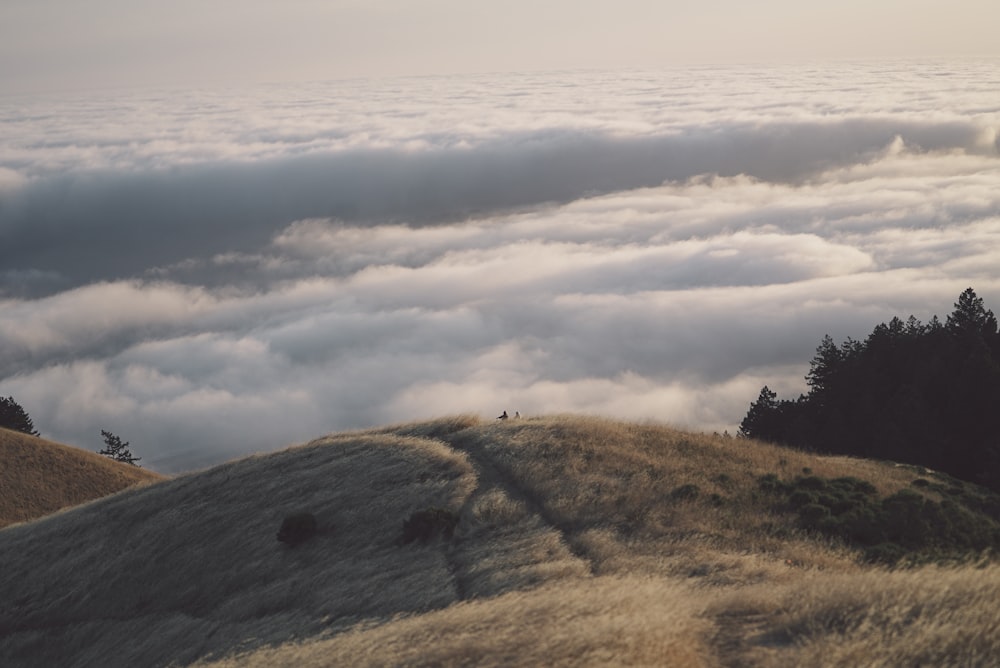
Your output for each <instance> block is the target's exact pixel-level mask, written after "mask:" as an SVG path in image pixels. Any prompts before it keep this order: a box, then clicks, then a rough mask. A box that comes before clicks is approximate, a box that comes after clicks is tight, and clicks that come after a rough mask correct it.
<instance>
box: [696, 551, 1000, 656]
mask: <svg viewBox="0 0 1000 668" xmlns="http://www.w3.org/2000/svg"><path fill="white" fill-rule="evenodd" d="M998 600H1000V566H998V565H996V564H992V565H987V566H984V567H975V566H964V567H950V568H943V567H937V566H926V567H923V568H920V569H914V570H909V571H885V570H882V569H877V568H872V569H868V570H867V571H865V572H862V573H854V574H826V573H817V572H813V573H810V574H807V575H804V576H803V577H801V578H800V579H798V580H797V581H795V582H794V583H788V584H784V585H779V586H774V585H773V584H771V583H768V584H766V585H757V586H754V587H748V588H745V589H741V590H740V591H738V592H736V593H733V594H730V595H728V596H723V597H721V598H720V599H718V600H717V601H716V602H715V603H714V604H713V605H712V606H711V608H710V610H709V614H710V615H712V616H714V617H716V618H717V619H724V618H726V617H727V616H732V615H740V616H744V617H752V618H757V619H760V618H761V617H763V618H764V619H766V620H767V623H766V624H763V625H760V626H758V627H757V628H755V629H754V630H753V632H752V633H751V634H750V637H748V638H747V639H746V640H747V643H746V646H745V647H744V648H743V653H742V654H741V658H740V662H741V663H742V664H743V665H761V666H780V667H786V666H787V667H791V666H842V667H844V668H849V667H850V668H853V667H854V666H995V665H997V662H998V660H1000V614H998V613H1000V610H998Z"/></svg>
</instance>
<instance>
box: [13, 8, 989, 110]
mask: <svg viewBox="0 0 1000 668" xmlns="http://www.w3.org/2000/svg"><path fill="white" fill-rule="evenodd" d="M997 25H1000V4H998V3H996V2H995V1H994V0H949V2H947V3H945V2H942V1H941V0H839V1H838V2H802V0H755V1H754V2H746V0H703V1H702V2H697V3H695V2H688V1H683V2H681V1H678V0H657V1H652V0H615V1H614V2H612V1H611V0H545V1H544V2H539V1H538V0H530V1H529V0H507V1H506V2H502V3H485V2H470V1H469V0H420V1H419V2H414V1H413V0H285V1H283V2H277V1H276V0H197V1H196V0H173V1H172V2H148V1H142V0H88V1H87V2H78V1H76V0H4V2H3V3H0V64H2V67H0V90H4V91H19V92H23V91H38V90H64V89H85V90H87V89H95V88H108V87H122V86H130V87H131V86H149V85H152V86H161V85H171V86H184V87H186V86H191V85H221V84H224V83H229V84H233V83H249V82H260V81H268V82H289V81H315V80H328V79H343V78H354V77H366V78H367V77H387V76H413V75H443V74H457V73H482V72H527V71H552V70H562V69H573V70H576V69H592V68H597V69H613V68H623V67H626V68H655V67H664V66H669V65H689V64H705V63H710V64H733V63H747V62H772V61H779V62H788V61H796V62H798V61H804V60H817V59H819V60H829V59H843V58H851V59H870V58H887V57H904V58H927V57H935V58H939V57H954V56H970V55H971V56H983V55H998V54H1000V46H998V44H997V40H996V31H995V26H997Z"/></svg>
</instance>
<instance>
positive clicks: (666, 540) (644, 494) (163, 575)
mask: <svg viewBox="0 0 1000 668" xmlns="http://www.w3.org/2000/svg"><path fill="white" fill-rule="evenodd" d="M805 467H808V468H809V469H811V471H812V473H813V474H814V475H817V476H822V477H828V478H834V477H839V476H847V475H850V476H855V477H859V478H863V479H865V480H868V481H870V482H871V483H872V484H873V485H874V486H875V487H876V488H877V490H878V494H879V495H882V496H888V495H891V494H894V493H896V492H898V491H899V490H901V489H905V488H908V487H910V486H911V483H912V481H913V478H914V475H915V474H913V473H912V472H910V471H909V470H908V469H905V468H901V467H893V466H892V465H889V464H882V463H877V462H870V461H864V460H854V459H846V458H821V457H815V456H812V455H806V454H802V453H797V452H794V451H789V450H784V449H781V448H776V447H773V446H769V445H766V444H761V443H754V442H745V441H734V440H731V439H722V438H719V437H709V436H702V435H695V434H689V433H683V432H678V431H675V430H672V429H669V428H666V427H657V426H644V425H636V424H626V423H619V422H612V421H605V420H597V419H588V418H580V417H553V418H544V419H537V420H520V421H513V420H512V421H508V422H507V423H497V422H486V423H484V422H480V421H479V420H477V419H476V418H451V419H443V420H438V421H434V422H428V423H422V424H413V425H402V426H397V427H389V428H385V429H379V430H372V431H368V432H359V433H347V434H338V435H333V436H330V437H326V438H324V439H320V440H318V441H315V442H313V443H311V444H308V445H306V446H302V447H299V448H292V449H289V450H285V451H282V452H278V453H274V454H270V455H266V456H259V457H253V458H249V459H245V460H241V461H237V462H232V463H229V464H226V465H223V466H220V467H216V468H214V469H211V470H209V471H206V472H203V473H198V474H192V475H189V476H184V477H180V478H177V479H173V480H169V481H165V482H162V483H159V484H157V485H153V486H149V487H145V488H141V489H134V490H129V491H126V492H124V493H121V494H118V495H116V496H114V497H110V498H108V499H105V500H102V501H99V502H95V503H92V504H88V505H86V506H83V507H81V508H78V509H74V510H71V511H68V512H64V513H60V514H58V515H55V516H52V517H49V518H45V519H42V520H40V521H37V522H34V523H31V524H25V525H20V526H14V527H9V528H7V529H5V530H3V531H0V563H4V564H5V568H6V573H5V575H7V576H8V577H6V578H4V580H3V581H2V582H0V600H4V601H9V602H12V603H13V605H8V606H4V607H3V608H0V663H3V664H4V665H19V664H32V665H167V664H170V663H171V662H176V663H179V664H187V663H190V662H192V661H202V662H206V663H209V664H212V665H222V666H229V665H232V666H244V665H249V666H254V665H256V666H275V665H289V666H323V665H393V664H397V665H398V664H406V665H442V664H443V665H455V664H469V663H475V664H479V665H512V664H513V665H542V664H546V665H606V664H608V663H614V664H619V665H627V664H635V665H650V664H666V665H706V666H712V665H776V666H783V665H789V666H791V665H844V666H850V665H857V664H858V662H859V657H863V658H864V661H863V662H864V663H866V664H868V665H910V664H934V665H947V664H955V665H986V664H988V663H990V659H995V658H996V657H998V656H1000V633H998V631H1000V628H998V624H1000V622H998V621H997V620H998V619H1000V615H998V614H997V613H998V609H997V605H998V604H997V603H996V601H997V600H998V594H1000V568H998V567H997V566H994V565H986V566H982V567H978V568H977V567H975V566H954V567H950V568H939V567H924V568H919V569H913V570H909V571H896V572H890V571H886V570H884V569H879V568H875V567H872V566H865V565H862V564H861V563H860V562H859V560H858V556H859V553H858V552H856V551H852V550H851V549H848V548H847V547H844V546H842V545H838V544H835V543H834V542H832V541H830V540H828V539H824V538H821V537H818V536H816V535H814V534H809V533H806V532H803V531H801V530H800V529H798V528H796V527H797V524H796V517H795V516H794V515H793V514H792V513H791V512H788V511H786V510H784V509H782V507H781V506H780V505H776V504H775V502H774V499H773V498H771V497H770V496H769V495H767V494H765V493H762V492H761V490H760V487H759V477H760V476H761V475H764V474H767V473H774V474H776V475H778V476H779V477H780V478H782V479H789V480H790V479H792V478H794V477H795V476H796V475H798V474H800V473H801V472H802V469H803V468H805ZM691 486H696V487H697V488H698V494H697V495H693V494H692V493H691ZM431 506H440V507H445V508H448V509H450V510H452V511H454V512H457V513H459V514H460V516H461V518H462V519H461V523H460V524H459V529H458V532H457V534H456V536H455V538H454V539H453V540H452V541H451V542H442V541H439V540H438V541H432V542H431V543H429V544H427V545H421V544H411V545H405V546H401V545H399V544H397V539H398V537H399V534H400V527H401V523H402V520H403V519H405V518H406V517H407V516H408V515H409V514H410V513H411V512H413V511H414V510H418V509H422V508H427V507H431ZM298 510H310V511H312V512H313V513H315V514H316V516H317V518H318V519H319V523H320V527H321V529H322V531H321V533H320V534H319V535H318V536H317V537H316V538H314V539H313V540H311V541H309V542H307V543H305V544H303V545H301V546H299V547H297V548H295V549H289V548H287V547H286V546H284V545H282V544H280V543H278V542H277V541H276V540H275V538H274V533H275V531H276V530H277V528H278V526H279V524H280V522H281V519H282V517H284V516H285V515H287V514H290V513H292V512H296V511H298ZM125 638H127V639H129V640H128V641H125V642H123V639H125Z"/></svg>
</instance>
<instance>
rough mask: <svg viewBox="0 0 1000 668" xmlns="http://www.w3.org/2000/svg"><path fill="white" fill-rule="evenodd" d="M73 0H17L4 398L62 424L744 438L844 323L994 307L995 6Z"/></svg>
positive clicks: (178, 462)
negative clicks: (581, 428)
mask: <svg viewBox="0 0 1000 668" xmlns="http://www.w3.org/2000/svg"><path fill="white" fill-rule="evenodd" d="M79 4H80V3H61V2H57V1H56V0H41V1H36V2H31V3H29V2H21V1H20V0H14V1H12V2H5V3H3V5H2V6H0V395H2V396H14V397H15V399H16V400H17V401H18V402H19V403H20V404H21V405H22V406H23V407H24V408H25V409H26V410H27V411H28V413H29V414H30V415H31V417H32V418H33V420H34V422H35V426H36V427H37V428H38V429H39V430H40V431H41V432H42V435H43V436H45V437H48V438H52V439H54V440H59V441H63V442H66V443H69V444H73V445H78V446H80V447H84V448H87V449H92V450H97V449H99V448H100V447H101V446H102V445H103V443H102V441H101V437H100V432H101V430H110V431H112V432H114V433H116V434H117V435H119V436H120V437H121V438H123V440H127V441H130V442H131V444H132V451H133V454H135V455H136V456H140V457H142V458H143V459H142V464H143V465H146V466H148V467H149V468H152V469H154V470H157V471H161V472H164V473H175V472H181V471H186V470H192V469H195V468H199V467H203V466H208V465H211V464H213V463H217V462H220V461H224V460H226V459H231V458H234V457H238V456H243V455H245V454H249V453H252V452H260V451H268V450H273V449H275V448H278V447H283V446H285V445H289V444H292V443H297V442H302V441H305V440H308V439H311V438H314V437H317V436H320V435H323V434H326V433H329V432H331V431H339V430H345V429H355V428H363V427H368V426H374V425H382V424H387V423H392V422H400V421H408V420H417V419H427V418H433V417H439V416H442V415H449V414H456V413H467V412H471V413H475V414H478V415H481V416H483V417H485V418H492V417H495V416H496V415H499V414H500V412H501V411H504V410H506V411H508V412H509V413H511V414H513V412H514V411H515V410H516V411H519V412H520V413H522V414H523V415H525V416H530V415H538V414H548V413H554V412H574V413H585V414H595V415H608V416H612V417H619V418H625V419H635V420H654V421H659V422H666V423H669V424H674V425H677V426H681V427H684V428H691V429H698V430H706V431H720V432H721V431H723V430H729V431H730V432H734V431H735V429H736V428H737V426H738V424H739V421H740V420H741V419H742V417H743V415H745V413H746V410H747V407H748V406H749V403H750V402H751V401H752V400H754V399H755V398H756V397H757V394H758V393H759V391H760V388H761V387H762V386H763V385H764V384H767V385H769V386H770V387H771V388H772V389H774V390H776V391H778V392H779V395H781V396H783V397H789V398H790V397H794V396H797V394H798V393H799V392H802V391H805V390H806V385H805V381H804V375H805V373H806V372H807V371H808V361H809V359H810V358H811V356H812V354H813V353H814V351H815V349H816V346H817V345H818V344H819V343H820V341H821V340H822V337H823V336H824V335H825V334H830V335H831V336H833V337H834V338H835V339H836V340H838V341H842V340H844V339H846V338H847V337H853V338H863V337H864V336H866V335H867V334H868V333H869V332H870V331H871V330H872V329H873V328H874V326H875V325H877V324H879V323H880V322H883V321H886V320H888V319H890V318H891V317H893V316H900V317H904V318H905V317H907V316H908V315H911V314H912V315H915V316H916V317H918V318H920V319H922V320H927V319H929V318H930V317H931V316H933V315H935V314H937V315H939V316H941V317H942V318H943V317H944V316H945V315H947V314H948V313H949V312H950V311H951V310H952V308H953V303H954V302H955V301H956V300H957V298H958V295H959V294H960V293H961V292H962V291H963V290H964V289H965V288H967V287H970V286H972V287H974V289H975V290H976V291H977V293H978V294H979V296H980V297H983V298H984V299H985V301H986V304H987V307H989V308H992V309H994V310H995V311H996V310H998V309H1000V276H998V272H997V269H996V268H997V267H998V266H1000V187H998V186H1000V162H998V154H1000V139H998V138H1000V97H998V96H997V91H998V90H1000V51H998V47H997V46H995V45H993V44H992V43H991V42H992V41H995V40H987V39H986V34H987V26H993V25H996V22H995V21H990V20H988V18H989V17H990V16H995V15H996V14H997V11H998V10H997V8H995V7H994V3H985V2H983V3H977V2H971V1H970V2H957V3H951V4H949V9H948V10H947V11H945V10H943V9H941V8H940V6H939V4H938V3H929V2H927V3H922V2H910V3H907V4H906V5H905V11H904V5H903V4H902V3H899V4H897V3H892V2H882V3H867V4H865V5H862V4H861V3H851V2H842V3H838V4H837V6H836V7H833V6H830V7H828V8H826V9H816V8H808V9H807V8H806V7H805V6H804V4H803V3H786V2H777V1H774V2H762V3H755V7H754V11H753V12H752V13H749V12H748V10H746V9H745V8H742V7H743V5H744V4H746V3H742V4H736V3H727V2H724V1H722V0H719V1H717V2H706V3H701V4H700V5H699V8H698V9H693V8H690V7H686V6H674V5H672V4H671V3H648V4H647V3H640V2H626V3H616V4H615V5H614V7H618V8H619V9H618V10H616V11H612V5H611V4H610V3H575V4H574V5H572V8H573V9H572V11H570V10H569V7H570V5H569V4H568V3H559V2H552V3H546V4H545V6H544V7H543V8H541V9H539V8H534V9H530V8H529V6H528V5H527V3H523V4H522V3H519V2H512V3H508V5H507V6H505V11H504V12H503V13H502V14H501V13H499V12H490V11H486V10H477V9H474V8H473V7H472V6H470V4H469V3H452V2H444V1H442V2H427V3H420V7H419V11H418V10H417V8H416V3H395V2H390V1H388V0H385V1H382V2H379V1H373V2H364V3H362V2H325V3H320V2H307V1H298V2H287V3H282V4H281V5H277V4H271V3H264V2H254V1H250V2H244V3H241V4H240V5H239V7H240V9H239V11H235V10H234V5H231V4H230V3H228V2H224V1H218V2H202V3H200V4H198V5H195V4H194V3H188V2H183V1H182V2H177V3H167V4H164V3H160V4H157V5H156V6H153V5H150V8H149V9H142V10H141V11H140V10H138V9H136V7H137V6H138V5H137V3H125V2H116V1H112V0H99V1H95V2H93V3H87V12H86V13H81V12H82V9H81V8H80V7H78V5H79ZM685 4H686V3H685ZM55 9H58V10H59V11H53V10H55ZM997 18H1000V17H997ZM515 42H516V44H517V48H511V44H512V43H515ZM596 47H599V48H596Z"/></svg>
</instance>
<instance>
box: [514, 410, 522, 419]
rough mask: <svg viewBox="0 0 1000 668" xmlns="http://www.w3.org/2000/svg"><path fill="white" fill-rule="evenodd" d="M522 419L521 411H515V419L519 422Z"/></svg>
mask: <svg viewBox="0 0 1000 668" xmlns="http://www.w3.org/2000/svg"><path fill="white" fill-rule="evenodd" d="M520 418H521V412H520V411H514V419H515V420H519V419H520Z"/></svg>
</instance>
